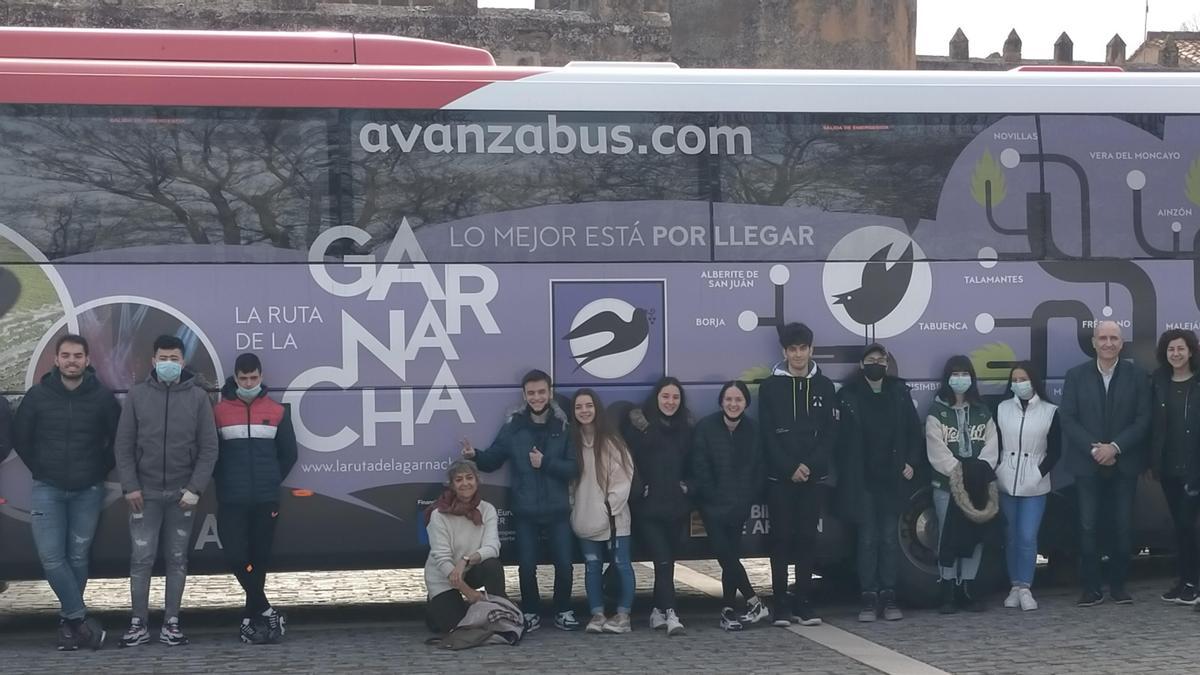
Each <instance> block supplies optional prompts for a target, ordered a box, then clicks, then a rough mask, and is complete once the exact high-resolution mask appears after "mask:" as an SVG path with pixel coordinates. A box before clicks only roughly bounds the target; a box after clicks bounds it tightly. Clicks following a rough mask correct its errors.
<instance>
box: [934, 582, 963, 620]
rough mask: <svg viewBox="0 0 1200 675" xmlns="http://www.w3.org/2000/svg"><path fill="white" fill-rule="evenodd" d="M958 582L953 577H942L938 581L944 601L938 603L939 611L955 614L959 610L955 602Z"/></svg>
mask: <svg viewBox="0 0 1200 675" xmlns="http://www.w3.org/2000/svg"><path fill="white" fill-rule="evenodd" d="M957 586H958V584H956V583H954V580H953V579H942V580H941V581H939V582H938V588H939V589H940V591H941V596H942V601H941V604H940V605H938V613H940V614H954V613H956V612H958V606H957V605H956V604H954V600H955V598H954V596H955V588H956V587H957Z"/></svg>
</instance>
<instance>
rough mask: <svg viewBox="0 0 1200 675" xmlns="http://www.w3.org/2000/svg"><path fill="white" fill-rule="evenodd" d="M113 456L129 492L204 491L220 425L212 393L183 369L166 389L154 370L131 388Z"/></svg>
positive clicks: (215, 454) (215, 449)
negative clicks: (217, 423)
mask: <svg viewBox="0 0 1200 675" xmlns="http://www.w3.org/2000/svg"><path fill="white" fill-rule="evenodd" d="M115 452H116V456H117V475H118V476H119V477H120V479H121V489H122V490H124V491H125V492H126V493H129V492H135V491H138V490H146V491H149V492H153V493H177V492H180V491H182V490H184V489H187V490H189V491H191V492H194V493H196V494H200V493H201V492H202V491H203V490H204V488H205V487H206V486H207V485H208V481H209V479H210V478H212V472H213V467H214V466H215V465H216V463H217V425H216V423H215V422H214V421H213V411H212V403H211V401H210V400H209V398H208V393H207V392H206V391H204V388H203V387H202V386H201V385H200V383H199V382H198V381H197V379H196V377H195V376H194V375H193V373H191V372H190V371H187V370H184V371H183V374H182V375H181V376H180V378H179V381H178V382H176V383H174V384H172V385H171V386H169V387H168V386H167V385H165V384H163V383H161V382H159V381H158V378H157V377H156V376H155V373H154V372H153V371H151V373H150V377H148V378H146V381H145V382H142V383H140V384H135V385H134V386H133V388H132V389H130V390H129V394H128V395H126V397H125V406H124V408H123V409H122V411H121V422H120V424H118V425H117V440H116V447H115Z"/></svg>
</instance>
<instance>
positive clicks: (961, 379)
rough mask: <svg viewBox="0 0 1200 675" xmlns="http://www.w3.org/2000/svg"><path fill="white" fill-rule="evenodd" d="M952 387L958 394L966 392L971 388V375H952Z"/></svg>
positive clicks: (950, 382) (950, 383)
mask: <svg viewBox="0 0 1200 675" xmlns="http://www.w3.org/2000/svg"><path fill="white" fill-rule="evenodd" d="M948 383H949V385H950V389H951V390H952V391H953V392H954V393H956V394H965V393H967V390H968V389H970V388H971V376H970V375H951V376H950V380H949V382H948Z"/></svg>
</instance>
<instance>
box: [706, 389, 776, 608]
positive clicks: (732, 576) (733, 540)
mask: <svg viewBox="0 0 1200 675" xmlns="http://www.w3.org/2000/svg"><path fill="white" fill-rule="evenodd" d="M717 404H718V405H720V407H721V409H720V410H718V411H717V412H715V413H713V414H711V415H709V416H708V417H705V418H704V419H702V420H700V421H699V422H698V423H697V424H696V431H695V433H694V434H693V435H692V453H691V455H690V461H689V476H690V477H689V480H688V485H690V486H691V488H692V497H693V499H695V500H696V502H697V503H698V504H699V505H700V514H701V516H703V518H704V530H705V532H707V534H708V544H709V548H710V549H711V550H712V553H713V555H715V556H716V557H717V562H718V563H720V565H721V595H722V600H723V603H722V609H721V628H724V629H725V630H727V631H738V630H742V628H743V626H745V625H746V624H754V623H758V622H759V621H762V620H763V619H765V618H767V616H769V615H770V612H769V611H768V610H767V606H766V604H764V603H763V602H762V601H761V600H759V598H758V595H756V594H755V592H754V587H753V586H752V585H750V578H749V577H748V576H747V575H746V568H745V566H744V565H742V560H741V558H742V531H743V529H744V528H745V526H746V519H747V518H749V517H750V507H751V506H752V505H753V504H754V501H755V500H756V499H759V498H760V497H761V496H762V488H763V480H764V475H763V466H762V462H763V458H762V448H761V446H760V441H759V436H758V428H757V426H756V425H755V424H754V420H752V419H751V418H750V417H749V416H748V415H746V410H747V409H749V407H750V389H749V388H748V387H747V386H746V383H745V382H742V381H741V380H735V381H732V382H726V383H725V384H724V385H722V386H721V391H720V392H719V393H718V394H717ZM738 593H741V594H742V599H743V600H745V602H746V611H745V612H743V613H741V614H738V613H736V612H735V611H734V601H735V600H737V594H738Z"/></svg>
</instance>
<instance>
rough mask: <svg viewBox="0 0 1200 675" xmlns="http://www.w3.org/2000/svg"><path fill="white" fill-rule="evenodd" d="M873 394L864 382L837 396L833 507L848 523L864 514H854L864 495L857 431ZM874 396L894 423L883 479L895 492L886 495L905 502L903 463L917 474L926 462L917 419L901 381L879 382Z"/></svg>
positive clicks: (862, 446)
mask: <svg viewBox="0 0 1200 675" xmlns="http://www.w3.org/2000/svg"><path fill="white" fill-rule="evenodd" d="M876 395H877V394H876V393H875V392H874V391H872V390H871V385H870V384H868V383H867V381H866V379H865V378H863V377H858V378H855V379H854V380H853V381H851V382H849V383H847V384H846V385H845V386H844V387H842V389H841V391H839V392H838V408H839V410H840V411H841V415H840V417H841V419H840V421H839V422H838V445H837V477H838V481H837V492H836V504H837V506H838V512H839V514H840V515H841V517H842V518H844V519H846V520H848V521H850V522H859V519H860V518H861V516H862V515H863V514H861V513H859V510H860V507H861V504H862V495H863V493H865V492H867V491H868V486H867V476H866V463H867V461H868V460H867V457H868V452H867V447H866V437H865V435H864V434H863V430H862V410H863V408H862V406H863V401H864V399H865V398H866V397H867V396H876ZM878 395H880V396H885V397H887V401H888V406H889V410H890V411H891V415H892V419H893V420H894V421H895V427H894V428H893V439H894V442H893V443H892V445H891V446H890V447H889V448H887V449H886V451H887V452H888V466H887V475H889V476H894V478H895V484H894V485H893V486H892V487H894V488H895V489H894V490H892V491H891V495H892V496H894V497H895V498H896V499H898V500H905V501H907V500H908V496H909V495H908V492H909V490H910V489H911V486H912V483H911V482H910V481H906V480H905V479H904V465H905V464H908V465H909V466H911V467H912V468H913V471H914V472H916V471H917V470H918V469H920V468H921V467H923V466H924V465H925V462H926V457H925V436H924V432H923V430H922V428H921V419H920V417H919V416H918V415H917V408H916V406H915V405H914V404H913V400H912V394H911V393H910V389H909V386H908V383H907V382H905V381H904V380H902V379H900V378H897V377H891V376H887V377H884V378H883V383H882V385H881V388H880V393H879V394H878ZM914 477H915V474H914Z"/></svg>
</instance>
